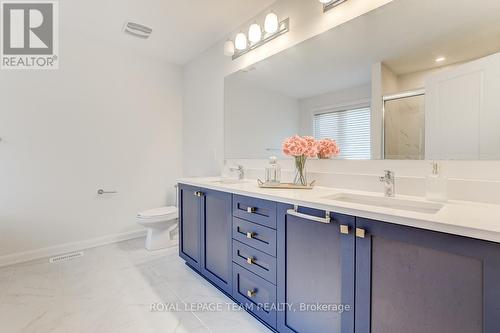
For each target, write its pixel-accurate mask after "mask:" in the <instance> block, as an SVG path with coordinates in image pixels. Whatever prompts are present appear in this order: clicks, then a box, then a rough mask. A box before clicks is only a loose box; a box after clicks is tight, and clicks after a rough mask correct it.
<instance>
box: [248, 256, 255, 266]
mask: <svg viewBox="0 0 500 333" xmlns="http://www.w3.org/2000/svg"><path fill="white" fill-rule="evenodd" d="M254 263H255V258H254V257H248V258H247V264H249V265H253V264H254Z"/></svg>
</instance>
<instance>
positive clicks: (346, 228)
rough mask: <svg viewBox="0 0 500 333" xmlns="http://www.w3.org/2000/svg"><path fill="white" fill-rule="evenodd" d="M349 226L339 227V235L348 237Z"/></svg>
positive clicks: (342, 225)
mask: <svg viewBox="0 0 500 333" xmlns="http://www.w3.org/2000/svg"><path fill="white" fill-rule="evenodd" d="M349 229H350V228H349V226H348V225H345V224H341V225H340V233H341V234H343V235H349Z"/></svg>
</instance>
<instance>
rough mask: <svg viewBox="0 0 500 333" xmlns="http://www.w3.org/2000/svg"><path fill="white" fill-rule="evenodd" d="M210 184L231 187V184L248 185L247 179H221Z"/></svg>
mask: <svg viewBox="0 0 500 333" xmlns="http://www.w3.org/2000/svg"><path fill="white" fill-rule="evenodd" d="M210 182H211V183H214V184H228V185H231V184H242V183H246V182H247V181H246V180H245V179H234V178H220V179H217V180H212V181H210Z"/></svg>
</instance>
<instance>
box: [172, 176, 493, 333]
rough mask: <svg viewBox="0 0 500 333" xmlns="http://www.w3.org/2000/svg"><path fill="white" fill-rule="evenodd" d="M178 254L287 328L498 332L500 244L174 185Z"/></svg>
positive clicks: (354, 332)
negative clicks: (177, 204)
mask: <svg viewBox="0 0 500 333" xmlns="http://www.w3.org/2000/svg"><path fill="white" fill-rule="evenodd" d="M179 204H180V227H179V230H180V246H179V253H180V256H181V257H182V258H183V259H184V260H185V261H186V263H187V264H189V266H191V267H192V268H193V269H195V270H196V271H198V272H199V273H200V274H201V275H202V276H204V277H205V278H206V279H207V280H209V281H210V282H212V283H213V284H214V285H216V286H217V287H218V288H219V289H221V290H222V291H224V292H225V293H226V294H227V295H228V296H230V297H231V298H232V299H233V300H235V301H236V302H238V303H239V304H241V305H242V306H243V307H245V309H246V310H247V311H248V312H249V313H251V314H252V315H254V316H255V317H256V318H257V319H258V320H260V321H261V322H263V323H265V324H266V325H267V326H268V327H269V328H271V329H272V330H275V331H277V332H280V333H317V332H322V333H328V332H332V333H334V332H335V333H336V332H340V333H401V332H405V333H421V332H425V333H447V332H450V333H497V332H500V320H499V319H498V318H499V316H500V244H497V243H493V242H487V241H482V240H477V239H472V238H467V237H461V236H456V235H450V234H445V233H440V232H434V231H429V230H423V229H419V228H414V227H407V226H403V225H398V224H392V223H386V222H380V221H374V220H369V219H365V218H360V217H355V216H349V215H344V214H339V213H336V212H325V211H322V210H317V209H311V208H305V207H300V206H293V205H289V204H282V203H276V202H273V201H268V200H262V199H256V198H251V197H246V196H240V195H233V194H231V193H225V192H219V191H214V190H208V189H203V188H197V187H193V186H188V185H180V186H179Z"/></svg>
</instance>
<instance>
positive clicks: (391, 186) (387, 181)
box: [380, 170, 396, 197]
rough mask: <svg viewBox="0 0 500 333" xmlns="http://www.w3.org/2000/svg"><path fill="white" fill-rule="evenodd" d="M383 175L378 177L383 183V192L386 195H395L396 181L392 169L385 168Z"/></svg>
mask: <svg viewBox="0 0 500 333" xmlns="http://www.w3.org/2000/svg"><path fill="white" fill-rule="evenodd" d="M384 173H385V175H384V176H383V177H380V181H381V182H382V183H384V194H385V196H386V197H393V196H395V195H396V183H395V179H394V171H391V170H385V171H384Z"/></svg>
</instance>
